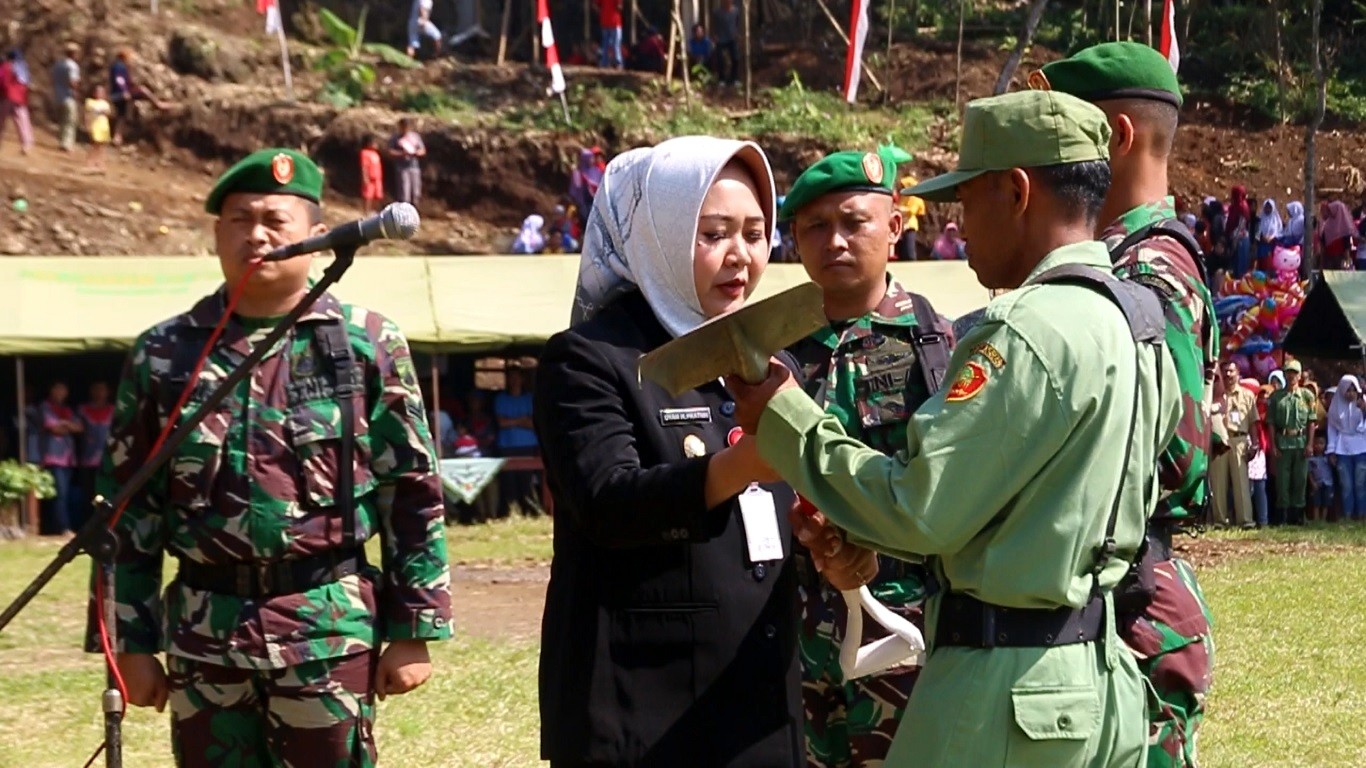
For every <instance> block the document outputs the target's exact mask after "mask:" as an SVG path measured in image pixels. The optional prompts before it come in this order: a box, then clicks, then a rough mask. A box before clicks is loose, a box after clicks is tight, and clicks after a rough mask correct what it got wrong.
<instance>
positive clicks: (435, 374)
mask: <svg viewBox="0 0 1366 768" xmlns="http://www.w3.org/2000/svg"><path fill="white" fill-rule="evenodd" d="M432 442H433V443H435V444H436V445H435V446H434V447H435V448H436V459H437V461H440V460H441V459H444V458H446V457H445V456H442V455H441V371H440V370H439V369H438V367H437V364H436V353H432Z"/></svg>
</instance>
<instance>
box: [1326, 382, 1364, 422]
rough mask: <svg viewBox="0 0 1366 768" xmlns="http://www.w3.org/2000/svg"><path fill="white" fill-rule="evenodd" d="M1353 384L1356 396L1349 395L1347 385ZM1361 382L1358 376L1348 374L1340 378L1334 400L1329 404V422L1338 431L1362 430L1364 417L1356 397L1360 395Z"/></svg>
mask: <svg viewBox="0 0 1366 768" xmlns="http://www.w3.org/2000/svg"><path fill="white" fill-rule="evenodd" d="M1348 384H1350V385H1352V390H1353V392H1354V394H1355V396H1354V397H1351V398H1349V397H1347V395H1346V392H1347V385H1348ZM1360 393H1361V382H1360V381H1357V377H1355V376H1353V375H1351V374H1348V375H1346V376H1343V377H1342V378H1341V379H1339V380H1338V386H1337V391H1336V392H1334V393H1333V402H1332V403H1330V404H1329V406H1328V423H1329V424H1331V425H1332V427H1333V429H1336V430H1337V431H1338V432H1347V433H1349V434H1356V433H1357V432H1360V431H1362V423H1363V421H1366V419H1363V416H1362V413H1361V409H1360V408H1358V407H1357V404H1356V399H1357V397H1360Z"/></svg>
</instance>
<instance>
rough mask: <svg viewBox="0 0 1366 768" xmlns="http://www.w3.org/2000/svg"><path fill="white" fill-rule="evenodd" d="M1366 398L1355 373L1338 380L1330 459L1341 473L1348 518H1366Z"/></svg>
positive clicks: (1330, 420) (1344, 514)
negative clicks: (1365, 413)
mask: <svg viewBox="0 0 1366 768" xmlns="http://www.w3.org/2000/svg"><path fill="white" fill-rule="evenodd" d="M1364 411H1366V397H1363V395H1362V392H1361V382H1360V381H1358V380H1357V377H1355V376H1351V375H1348V376H1343V377H1342V379H1340V380H1339V381H1338V386H1337V391H1336V392H1334V393H1333V402H1332V403H1330V404H1329V406H1328V449H1327V453H1328V455H1329V460H1330V461H1333V462H1334V466H1335V467H1336V469H1337V475H1338V488H1339V491H1338V493H1339V495H1340V496H1341V498H1342V517H1343V519H1344V520H1366V416H1363V412H1364Z"/></svg>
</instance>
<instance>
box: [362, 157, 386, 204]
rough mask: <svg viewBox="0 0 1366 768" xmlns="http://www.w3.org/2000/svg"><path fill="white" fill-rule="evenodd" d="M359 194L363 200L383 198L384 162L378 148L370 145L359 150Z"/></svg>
mask: <svg viewBox="0 0 1366 768" xmlns="http://www.w3.org/2000/svg"><path fill="white" fill-rule="evenodd" d="M360 196H361V197H362V198H363V199H365V200H383V199H384V162H383V161H382V160H381V159H380V156H379V150H376V149H373V148H371V147H366V148H365V149H362V150H361V151H360Z"/></svg>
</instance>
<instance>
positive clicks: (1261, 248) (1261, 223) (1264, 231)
mask: <svg viewBox="0 0 1366 768" xmlns="http://www.w3.org/2000/svg"><path fill="white" fill-rule="evenodd" d="M1281 231H1282V224H1281V211H1280V209H1279V208H1277V207H1276V201H1275V200H1272V199H1271V198H1269V197H1268V198H1267V199H1266V200H1264V201H1262V211H1261V215H1260V216H1259V217H1258V219H1257V263H1258V264H1260V265H1262V267H1261V268H1262V269H1265V268H1266V265H1267V264H1268V263H1269V260H1270V258H1271V251H1272V250H1273V249H1274V248H1275V247H1276V243H1277V242H1279V241H1280V239H1281Z"/></svg>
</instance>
